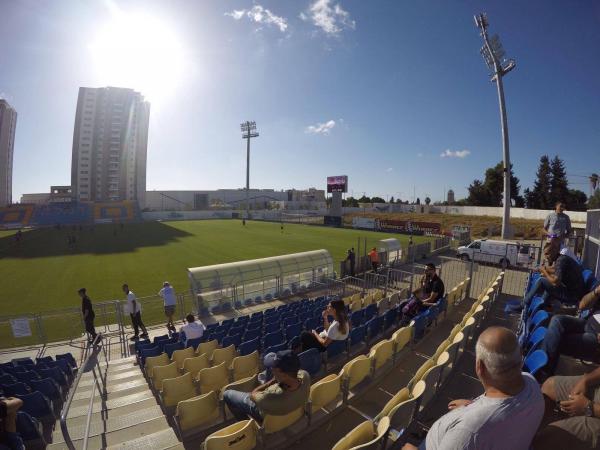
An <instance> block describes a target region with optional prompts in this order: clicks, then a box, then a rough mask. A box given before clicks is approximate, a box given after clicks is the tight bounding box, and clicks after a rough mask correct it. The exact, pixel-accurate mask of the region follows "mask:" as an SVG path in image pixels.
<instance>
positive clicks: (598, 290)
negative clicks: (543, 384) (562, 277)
mask: <svg viewBox="0 0 600 450" xmlns="http://www.w3.org/2000/svg"><path fill="white" fill-rule="evenodd" d="M599 299H600V284H599V283H596V286H595V287H594V289H592V290H591V291H590V292H588V293H587V294H585V295H584V296H583V298H582V299H581V301H580V302H579V309H580V310H581V311H586V310H590V311H591V314H589V316H588V318H587V319H582V318H579V317H573V316H565V315H556V316H553V317H552V320H550V325H549V326H548V331H547V332H546V336H545V337H544V341H543V343H542V349H543V350H544V351H545V352H546V353H547V354H548V365H547V366H546V368H547V370H548V372H549V373H550V374H553V373H554V371H555V370H556V365H557V364H558V360H559V357H560V355H561V354H565V355H569V356H574V357H576V358H583V359H595V358H596V357H598V356H599V353H600V352H599V350H600V343H599V342H600V341H599V336H600V320H599V319H600V314H597V312H598V311H599V310H600V305H599V304H598V300H599Z"/></svg>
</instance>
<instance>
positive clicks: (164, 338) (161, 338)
mask: <svg viewBox="0 0 600 450" xmlns="http://www.w3.org/2000/svg"><path fill="white" fill-rule="evenodd" d="M169 339H170V337H169V335H168V334H162V335H160V336H155V337H154V339H153V340H152V342H153V343H154V345H157V344H158V343H160V342H163V341H168V340H169Z"/></svg>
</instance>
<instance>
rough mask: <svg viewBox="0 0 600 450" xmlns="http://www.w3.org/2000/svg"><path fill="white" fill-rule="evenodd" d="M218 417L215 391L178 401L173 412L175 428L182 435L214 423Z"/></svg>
mask: <svg viewBox="0 0 600 450" xmlns="http://www.w3.org/2000/svg"><path fill="white" fill-rule="evenodd" d="M220 416H221V413H220V412H219V399H218V397H217V394H216V393H215V391H210V392H208V393H206V394H202V395H198V396H196V397H192V398H190V399H187V400H182V401H180V402H179V403H178V404H177V409H176V412H175V419H176V422H177V426H178V427H179V431H180V432H181V434H182V435H186V434H190V431H192V430H194V429H200V428H201V427H205V426H206V425H209V424H212V423H215V422H216V421H217V420H219V419H220Z"/></svg>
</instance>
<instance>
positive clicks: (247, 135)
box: [240, 120, 258, 219]
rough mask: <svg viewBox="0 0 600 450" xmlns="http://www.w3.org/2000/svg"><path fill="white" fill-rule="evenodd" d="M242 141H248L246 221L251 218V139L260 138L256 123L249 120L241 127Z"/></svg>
mask: <svg viewBox="0 0 600 450" xmlns="http://www.w3.org/2000/svg"><path fill="white" fill-rule="evenodd" d="M240 128H241V130H242V139H246V142H247V145H246V219H249V218H250V139H252V138H255V137H258V131H256V122H254V121H249V120H247V121H246V122H244V123H242V124H241V125H240Z"/></svg>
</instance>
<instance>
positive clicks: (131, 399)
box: [69, 389, 154, 417]
mask: <svg viewBox="0 0 600 450" xmlns="http://www.w3.org/2000/svg"><path fill="white" fill-rule="evenodd" d="M149 398H151V399H153V400H154V395H153V394H152V391H150V389H146V390H144V391H142V392H136V393H135V394H129V395H123V396H120V397H114V398H109V399H108V400H107V401H106V409H114V408H119V407H121V406H124V405H128V404H130V403H136V402H140V401H142V400H146V399H149ZM88 404H89V398H88V399H87V400H86V399H81V400H74V401H73V403H72V404H71V409H70V411H69V417H77V416H80V415H82V414H83V415H85V414H87V410H88ZM101 410H102V400H101V399H100V396H97V397H96V398H95V399H94V412H97V411H101Z"/></svg>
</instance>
